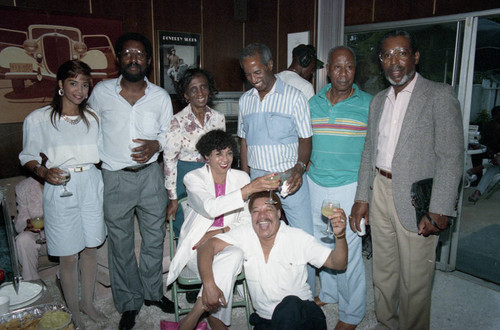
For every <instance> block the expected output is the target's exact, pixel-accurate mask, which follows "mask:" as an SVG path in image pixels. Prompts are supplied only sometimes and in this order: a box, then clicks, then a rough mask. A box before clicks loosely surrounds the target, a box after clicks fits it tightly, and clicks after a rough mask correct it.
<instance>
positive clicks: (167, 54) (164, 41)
mask: <svg viewBox="0 0 500 330" xmlns="http://www.w3.org/2000/svg"><path fill="white" fill-rule="evenodd" d="M158 42H159V45H158V49H159V51H160V56H159V58H160V70H158V72H159V73H160V84H161V86H162V87H163V88H165V89H166V91H167V92H168V93H169V94H176V93H177V92H176V88H177V83H178V81H179V79H180V78H181V77H182V75H183V74H184V72H186V70H187V69H191V68H198V67H199V66H200V53H201V35H200V34H197V33H184V32H167V31H158Z"/></svg>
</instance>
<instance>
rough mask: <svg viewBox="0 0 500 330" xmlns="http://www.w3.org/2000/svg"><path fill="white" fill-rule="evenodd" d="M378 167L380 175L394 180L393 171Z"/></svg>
mask: <svg viewBox="0 0 500 330" xmlns="http://www.w3.org/2000/svg"><path fill="white" fill-rule="evenodd" d="M375 168H376V169H377V172H379V173H380V175H382V176H385V177H386V178H387V179H391V180H392V173H391V172H387V171H384V170H382V169H380V168H378V167H375Z"/></svg>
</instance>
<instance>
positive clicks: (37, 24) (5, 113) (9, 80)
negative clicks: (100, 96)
mask: <svg viewBox="0 0 500 330" xmlns="http://www.w3.org/2000/svg"><path fill="white" fill-rule="evenodd" d="M0 17H2V19H1V20H0V123H16V122H22V121H23V120H24V118H25V117H26V116H27V115H28V114H29V113H30V112H31V111H33V110H35V109H37V108H40V107H42V106H44V105H47V104H49V103H50V102H51V100H52V97H53V95H54V86H55V85H56V74H57V69H58V68H59V66H60V65H61V64H63V63H64V62H66V61H68V60H73V59H79V60H82V61H83V62H85V63H87V64H88V65H89V66H90V68H91V69H92V82H93V84H94V85H95V84H96V83H97V82H98V81H100V80H104V79H110V78H115V77H117V76H118V66H117V63H116V57H115V52H114V48H113V46H114V42H115V40H116V39H117V38H118V37H119V36H120V35H121V33H122V21H121V19H118V18H95V17H88V16H75V15H60V14H50V13H47V12H40V11H34V10H26V9H19V8H12V7H0Z"/></svg>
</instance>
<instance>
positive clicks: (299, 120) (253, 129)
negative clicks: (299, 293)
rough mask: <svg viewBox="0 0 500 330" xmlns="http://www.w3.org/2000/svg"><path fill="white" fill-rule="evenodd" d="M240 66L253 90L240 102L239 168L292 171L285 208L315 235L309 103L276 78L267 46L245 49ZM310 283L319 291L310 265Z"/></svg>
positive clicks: (258, 173)
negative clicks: (308, 171)
mask: <svg viewBox="0 0 500 330" xmlns="http://www.w3.org/2000/svg"><path fill="white" fill-rule="evenodd" d="M240 65H241V67H242V69H243V71H244V72H245V76H246V78H247V80H248V81H249V82H250V83H251V84H252V85H253V87H254V88H252V89H250V90H249V91H247V92H246V93H245V94H243V95H242V96H241V98H240V102H239V116H238V136H239V137H240V138H241V168H242V170H244V171H246V172H247V173H249V174H250V176H251V178H252V179H254V178H256V177H259V176H262V175H265V174H268V173H276V172H285V171H287V172H289V173H290V178H289V179H288V180H287V183H288V185H289V190H288V192H289V195H288V196H287V197H286V198H282V204H283V210H284V211H285V213H286V218H287V220H288V223H289V224H290V225H291V226H292V227H297V228H301V229H303V230H304V231H305V232H307V233H308V234H311V235H312V234H313V229H312V221H311V206H310V203H309V188H308V185H307V184H302V180H303V176H304V173H305V170H306V164H307V163H308V162H309V156H310V155H311V146H312V145H311V140H312V138H311V136H312V130H311V118H310V114H309V105H308V102H307V99H306V98H305V96H304V95H303V94H302V92H300V91H299V90H297V89H295V88H293V87H292V86H289V85H286V84H285V83H283V81H282V80H281V79H280V78H279V77H277V76H275V75H274V73H273V59H272V55H271V51H270V50H269V48H268V47H267V46H266V45H263V44H259V43H254V44H250V45H248V46H247V47H245V48H244V49H243V50H242V52H241V54H240ZM308 284H309V286H310V287H311V291H312V292H315V270H314V268H312V267H311V266H309V268H308Z"/></svg>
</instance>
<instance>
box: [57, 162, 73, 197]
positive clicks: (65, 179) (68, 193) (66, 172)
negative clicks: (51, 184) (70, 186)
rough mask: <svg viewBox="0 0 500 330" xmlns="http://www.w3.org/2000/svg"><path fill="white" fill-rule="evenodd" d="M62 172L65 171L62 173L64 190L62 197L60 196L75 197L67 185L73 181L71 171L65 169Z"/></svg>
mask: <svg viewBox="0 0 500 330" xmlns="http://www.w3.org/2000/svg"><path fill="white" fill-rule="evenodd" d="M62 171H63V173H61V174H60V175H61V183H62V185H63V190H62V191H61V195H59V196H61V197H69V196H73V193H72V192H71V191H68V190H67V189H66V184H67V183H68V181H69V180H70V179H71V173H70V172H69V170H68V169H67V168H63V169H62Z"/></svg>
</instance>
